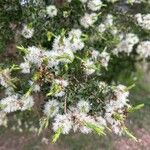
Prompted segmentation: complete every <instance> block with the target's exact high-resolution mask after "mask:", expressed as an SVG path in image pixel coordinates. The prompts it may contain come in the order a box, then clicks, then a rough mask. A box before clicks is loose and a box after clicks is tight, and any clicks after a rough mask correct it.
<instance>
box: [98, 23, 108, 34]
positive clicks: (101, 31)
mask: <svg viewBox="0 0 150 150" xmlns="http://www.w3.org/2000/svg"><path fill="white" fill-rule="evenodd" d="M98 31H99V32H100V33H103V32H105V31H106V25H105V24H103V23H101V24H100V25H99V26H98Z"/></svg>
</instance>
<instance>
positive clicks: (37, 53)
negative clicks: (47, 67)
mask: <svg viewBox="0 0 150 150" xmlns="http://www.w3.org/2000/svg"><path fill="white" fill-rule="evenodd" d="M24 59H25V60H26V61H28V62H31V63H33V64H34V65H36V66H37V67H40V66H41V64H42V62H43V50H42V49H40V48H38V47H35V46H32V47H28V49H27V54H26V56H25V57H24Z"/></svg>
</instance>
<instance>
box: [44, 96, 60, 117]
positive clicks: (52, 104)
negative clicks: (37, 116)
mask: <svg viewBox="0 0 150 150" xmlns="http://www.w3.org/2000/svg"><path fill="white" fill-rule="evenodd" d="M58 111H59V103H58V102H57V101H56V100H55V99H53V100H49V101H48V102H46V104H45V105H44V110H43V112H44V114H45V115H46V116H47V117H54V116H55V115H56V114H58Z"/></svg>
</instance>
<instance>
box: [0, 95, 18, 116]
mask: <svg viewBox="0 0 150 150" xmlns="http://www.w3.org/2000/svg"><path fill="white" fill-rule="evenodd" d="M18 98H19V95H17V94H15V95H11V96H8V97H6V98H3V99H1V101H0V104H1V105H2V106H3V109H2V111H4V112H5V113H10V112H14V111H17V110H20V109H21V105H20V100H19V99H18Z"/></svg>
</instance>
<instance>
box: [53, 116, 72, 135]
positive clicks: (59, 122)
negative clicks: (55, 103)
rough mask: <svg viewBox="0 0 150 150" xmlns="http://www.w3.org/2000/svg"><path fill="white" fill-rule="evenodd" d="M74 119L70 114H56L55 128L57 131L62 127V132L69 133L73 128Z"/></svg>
mask: <svg viewBox="0 0 150 150" xmlns="http://www.w3.org/2000/svg"><path fill="white" fill-rule="evenodd" d="M72 125H73V123H72V120H71V117H70V116H69V115H68V114H65V115H60V114H58V115H56V117H55V118H54V122H53V130H54V132H56V131H57V130H58V129H60V128H61V129H62V134H68V133H69V132H70V130H71V129H72Z"/></svg>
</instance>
